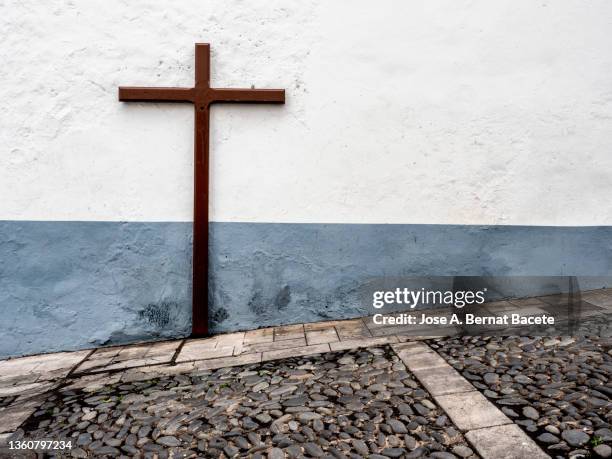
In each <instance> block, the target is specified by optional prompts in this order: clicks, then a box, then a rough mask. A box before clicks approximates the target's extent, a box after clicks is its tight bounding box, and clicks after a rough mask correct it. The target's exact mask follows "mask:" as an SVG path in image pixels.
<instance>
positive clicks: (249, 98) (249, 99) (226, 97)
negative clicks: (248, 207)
mask: <svg viewBox="0 0 612 459" xmlns="http://www.w3.org/2000/svg"><path fill="white" fill-rule="evenodd" d="M208 99H209V100H210V103H215V102H237V103H247V104H248V103H255V104H256V103H260V102H265V103H272V104H284V103H285V90H284V89H223V88H214V89H211V90H210V92H209V95H208Z"/></svg>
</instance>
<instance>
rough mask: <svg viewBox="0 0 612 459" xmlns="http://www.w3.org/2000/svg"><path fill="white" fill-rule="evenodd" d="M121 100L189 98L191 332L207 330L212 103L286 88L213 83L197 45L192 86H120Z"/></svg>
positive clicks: (248, 99) (271, 99) (259, 99)
mask: <svg viewBox="0 0 612 459" xmlns="http://www.w3.org/2000/svg"><path fill="white" fill-rule="evenodd" d="M119 100H120V101H131V102H190V103H192V104H194V107H195V123H194V132H195V137H194V191H193V192H194V211H193V214H194V215H193V303H192V308H193V321H192V334H193V335H195V336H201V335H207V334H208V197H209V189H208V174H209V172H208V164H209V161H208V159H209V152H208V143H209V119H210V117H209V112H210V105H211V104H216V103H220V102H233V103H256V104H257V103H273V104H284V103H285V90H284V89H221V88H211V87H210V45H209V44H208V43H196V45H195V86H194V87H193V88H135V87H124V86H121V87H119Z"/></svg>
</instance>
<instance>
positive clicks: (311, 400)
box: [15, 347, 479, 459]
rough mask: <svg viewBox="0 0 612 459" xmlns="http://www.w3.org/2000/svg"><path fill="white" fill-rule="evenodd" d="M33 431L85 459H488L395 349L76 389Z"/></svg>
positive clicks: (59, 395) (31, 425) (57, 398)
mask: <svg viewBox="0 0 612 459" xmlns="http://www.w3.org/2000/svg"><path fill="white" fill-rule="evenodd" d="M23 430H25V432H20V434H21V435H22V436H24V437H27V438H29V439H36V438H40V439H45V438H68V439H72V440H73V442H74V443H76V445H77V447H78V448H77V449H73V450H72V456H73V457H90V456H95V457H100V456H104V455H108V456H109V457H116V456H119V455H121V454H123V455H125V456H126V457H147V458H149V457H150V458H153V457H159V458H165V457H215V458H225V457H227V458H230V457H238V456H250V457H253V458H258V457H260V458H261V457H267V458H270V459H277V458H283V457H285V455H286V456H287V457H296V458H297V457H336V458H343V457H347V458H361V457H369V458H372V459H377V458H383V457H389V458H395V457H404V458H417V457H430V458H440V459H452V458H457V457H462V458H476V457H479V456H477V455H476V454H475V453H474V452H473V451H472V450H471V449H470V447H469V446H468V444H467V442H466V440H465V438H464V436H463V435H462V434H461V432H460V431H459V430H458V429H457V428H456V427H455V426H454V425H453V424H452V422H451V421H450V420H449V418H448V417H447V416H446V415H445V414H444V412H443V411H442V410H441V409H440V408H439V407H438V406H437V405H436V403H435V402H434V400H433V398H432V397H431V396H430V394H429V393H428V392H427V391H426V390H424V389H423V388H422V387H421V386H420V384H419V383H418V381H417V380H416V379H415V377H414V376H413V375H412V374H411V372H410V371H408V370H407V369H406V367H405V366H404V363H403V362H402V361H401V360H400V359H399V358H398V356H397V355H396V354H394V353H393V352H392V351H391V349H390V348H389V347H373V348H369V349H367V350H365V349H361V350H351V351H344V352H336V353H332V352H328V353H325V354H319V355H314V356H309V357H293V358H288V359H284V360H279V361H275V362H267V363H265V362H264V363H258V364H251V365H245V366H236V367H229V368H221V369H217V370H196V371H192V372H191V373H187V374H181V375H175V376H165V377H159V378H154V379H150V380H149V379H146V380H141V381H133V382H131V383H124V382H116V383H114V384H108V385H99V384H96V385H94V386H91V387H87V386H86V387H82V388H75V387H71V386H66V387H64V388H61V389H60V390H58V391H56V392H55V393H54V394H53V395H52V396H51V397H50V398H49V399H48V401H46V402H45V403H43V404H42V405H41V406H40V409H39V410H38V411H37V412H35V413H34V415H33V416H32V417H31V418H30V419H29V420H28V421H27V422H26V424H25V425H24V427H23ZM15 438H18V436H17V437H15Z"/></svg>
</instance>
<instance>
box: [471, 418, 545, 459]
mask: <svg viewBox="0 0 612 459" xmlns="http://www.w3.org/2000/svg"><path fill="white" fill-rule="evenodd" d="M465 437H466V438H467V439H468V441H469V442H470V443H471V444H472V445H473V446H474V448H475V449H476V451H478V454H480V455H481V456H482V457H483V459H500V458H503V459H526V458H528V459H550V456H549V455H548V454H546V453H545V452H544V451H542V450H541V449H540V448H539V447H538V446H537V445H536V444H535V443H534V442H533V441H531V440H530V439H529V437H527V436H526V435H525V434H524V433H523V431H522V430H521V429H520V428H519V427H518V426H517V425H515V424H507V425H503V426H495V427H486V428H484V429H478V430H471V431H470V432H468V433H466V434H465Z"/></svg>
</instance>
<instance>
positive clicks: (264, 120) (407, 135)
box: [0, 0, 612, 226]
mask: <svg viewBox="0 0 612 459" xmlns="http://www.w3.org/2000/svg"><path fill="white" fill-rule="evenodd" d="M0 8H1V11H0V13H1V14H0V38H1V40H0V60H1V62H2V65H1V66H0V81H1V84H0V99H1V100H2V101H3V103H2V107H0V125H1V126H2V130H1V131H0V145H1V151H2V155H0V196H3V197H7V196H8V197H9V199H6V198H4V199H2V201H1V202H0V219H4V220H85V221H88V220H110V221H125V220H128V221H190V220H191V217H192V200H193V197H192V193H193V187H192V161H193V160H192V138H193V132H192V126H193V120H192V118H193V117H192V110H191V107H189V106H187V105H185V106H181V105H154V104H125V103H119V102H117V87H118V86H119V85H146V86H153V85H161V86H173V85H177V86H180V85H191V83H192V81H193V52H194V51H193V46H194V43H195V42H210V43H211V44H212V82H213V84H214V85H216V86H219V87H223V86H226V87H250V86H252V85H254V86H255V87H279V88H286V89H287V104H286V105H285V106H274V107H265V106H246V107H238V106H229V107H228V106H225V107H224V106H218V107H214V109H213V115H212V149H211V151H212V202H211V215H212V219H213V220H214V221H242V222H292V223H296V222H317V223H323V222H325V223H440V224H506V225H567V226H573V225H609V224H611V223H612V209H611V208H610V206H605V205H602V202H601V201H602V197H603V196H609V195H611V194H612V180H610V171H612V155H610V146H611V143H612V130H611V129H610V122H611V118H612V79H611V78H610V75H611V74H612V52H611V51H612V40H611V37H610V30H612V3H611V2H609V1H606V0H595V1H592V2H589V3H588V4H585V3H584V2H583V1H579V0H558V1H555V2H550V3H549V2H535V3H534V2H533V1H530V0H512V1H510V0H499V1H495V2H491V1H488V0H475V1H469V2H456V1H453V0H431V1H427V2H415V1H400V0H382V1H378V2H376V3H372V2H371V1H366V0H337V1H331V2H330V1H323V0H305V1H299V2H298V1H292V2H287V1H281V0H244V1H238V0H212V1H205V2H203V1H196V0H187V1H182V2H175V3H172V4H168V3H163V2H148V1H144V0H130V1H127V0H124V1H117V2H113V3H112V6H110V5H109V4H108V3H106V2H99V1H94V0H84V1H78V2H71V1H59V0H50V1H47V2H42V3H41V2H39V1H33V0H20V1H12V0H7V1H5V2H3V3H2V5H1V6H0Z"/></svg>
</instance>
